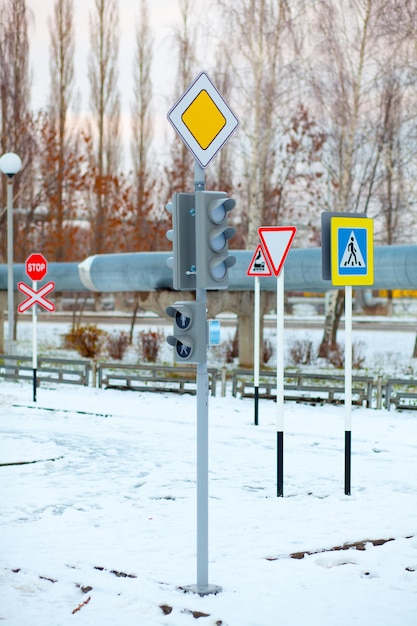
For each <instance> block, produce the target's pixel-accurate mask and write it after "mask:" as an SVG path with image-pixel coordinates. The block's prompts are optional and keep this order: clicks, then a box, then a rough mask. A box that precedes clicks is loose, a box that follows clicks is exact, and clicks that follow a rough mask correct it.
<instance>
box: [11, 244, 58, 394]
mask: <svg viewBox="0 0 417 626" xmlns="http://www.w3.org/2000/svg"><path fill="white" fill-rule="evenodd" d="M47 268H48V264H47V262H46V259H45V257H44V256H43V255H42V254H38V253H33V254H31V255H30V256H29V257H28V258H27V259H26V262H25V269H26V274H27V275H28V277H29V278H30V279H31V280H32V288H30V287H29V286H28V285H26V284H25V283H23V282H20V283H18V285H17V288H18V289H19V291H21V292H22V293H24V294H25V295H26V296H28V298H27V299H26V300H24V302H21V303H20V304H19V306H18V307H17V310H18V311H19V313H24V312H25V311H27V310H28V309H30V308H31V307H32V370H33V401H34V402H36V389H37V370H38V340H37V332H38V331H37V322H38V315H37V306H36V305H37V304H40V305H41V306H42V307H43V308H44V309H46V310H47V311H50V312H52V311H55V305H54V303H53V302H51V301H50V300H48V299H47V298H45V296H46V295H47V294H48V293H50V292H51V291H52V290H53V289H54V287H55V283H53V282H49V283H47V284H46V285H44V286H43V287H42V288H41V289H39V291H38V280H42V279H43V278H44V277H45V276H46V273H47Z"/></svg>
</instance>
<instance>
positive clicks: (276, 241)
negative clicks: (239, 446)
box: [258, 226, 297, 497]
mask: <svg viewBox="0 0 417 626" xmlns="http://www.w3.org/2000/svg"><path fill="white" fill-rule="evenodd" d="M296 231H297V229H296V228H295V226H262V227H261V228H258V233H259V237H260V239H261V242H262V247H263V249H264V251H265V254H266V256H267V258H268V262H269V265H270V267H271V269H272V271H273V272H274V274H275V276H276V277H277V497H283V495H284V263H285V259H286V258H287V255H288V252H289V251H290V248H291V244H292V242H293V240H294V237H295V233H296Z"/></svg>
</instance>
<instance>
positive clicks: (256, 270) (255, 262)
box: [246, 244, 272, 426]
mask: <svg viewBox="0 0 417 626" xmlns="http://www.w3.org/2000/svg"><path fill="white" fill-rule="evenodd" d="M246 274H247V276H254V278H255V281H254V305H253V307H254V321H253V326H254V329H253V332H254V336H253V384H254V397H255V405H254V412H255V416H254V424H255V426H258V424H259V367H260V338H261V294H260V289H261V287H260V282H259V277H260V276H272V272H271V268H270V267H269V264H268V262H267V260H266V258H265V254H264V251H263V250H262V246H261V244H258V247H257V248H256V250H255V254H254V255H253V257H252V261H251V262H250V265H249V267H248V270H247V272H246Z"/></svg>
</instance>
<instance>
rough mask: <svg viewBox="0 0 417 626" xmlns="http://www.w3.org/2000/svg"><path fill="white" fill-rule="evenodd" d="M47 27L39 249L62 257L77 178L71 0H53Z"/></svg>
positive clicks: (70, 247)
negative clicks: (47, 82)
mask: <svg viewBox="0 0 417 626" xmlns="http://www.w3.org/2000/svg"><path fill="white" fill-rule="evenodd" d="M48 26H49V36H50V57H49V58H50V61H49V67H50V96H49V105H48V115H45V116H42V117H40V118H39V135H40V143H41V145H42V159H41V160H40V164H39V167H40V170H41V175H42V183H43V200H44V203H45V205H46V207H47V208H48V213H47V216H46V219H45V217H44V219H43V220H41V223H40V224H39V226H41V231H42V234H41V243H42V249H43V250H45V253H46V254H48V256H50V257H52V258H53V259H54V260H56V261H64V260H68V258H71V256H72V253H73V252H74V241H73V237H72V236H70V230H71V217H74V216H73V215H72V211H71V209H72V208H73V205H74V203H75V197H76V191H77V189H78V188H79V187H80V183H81V181H82V176H81V172H80V167H79V158H77V154H76V151H77V146H76V140H75V138H74V134H73V132H72V130H71V129H70V128H69V123H68V116H69V111H70V106H71V103H72V99H73V89H74V53H75V38H74V0H55V5H54V9H53V15H52V17H49V19H48Z"/></svg>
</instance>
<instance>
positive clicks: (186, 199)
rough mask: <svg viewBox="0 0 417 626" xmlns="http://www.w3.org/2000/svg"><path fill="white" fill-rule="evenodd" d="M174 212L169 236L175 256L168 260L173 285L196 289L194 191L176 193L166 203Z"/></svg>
mask: <svg viewBox="0 0 417 626" xmlns="http://www.w3.org/2000/svg"><path fill="white" fill-rule="evenodd" d="M166 209H167V211H169V213H172V230H169V231H168V232H167V238H168V239H169V240H170V241H172V244H173V245H172V249H173V253H174V256H173V257H170V259H169V261H168V265H169V267H171V268H172V270H173V277H172V280H173V286H174V289H176V290H177V291H188V290H194V289H195V286H196V274H195V270H196V259H195V196H194V194H193V193H174V195H173V196H172V201H171V202H168V204H167V205H166Z"/></svg>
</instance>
